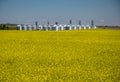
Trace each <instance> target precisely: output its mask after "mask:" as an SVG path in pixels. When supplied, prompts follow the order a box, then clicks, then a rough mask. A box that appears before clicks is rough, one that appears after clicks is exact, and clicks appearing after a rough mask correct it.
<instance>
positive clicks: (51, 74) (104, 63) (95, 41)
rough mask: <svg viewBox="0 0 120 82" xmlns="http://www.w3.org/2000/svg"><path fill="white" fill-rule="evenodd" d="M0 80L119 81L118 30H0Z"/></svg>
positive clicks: (119, 49)
mask: <svg viewBox="0 0 120 82" xmlns="http://www.w3.org/2000/svg"><path fill="white" fill-rule="evenodd" d="M0 82H120V30H100V29H96V30H72V31H12V30H11V31H0Z"/></svg>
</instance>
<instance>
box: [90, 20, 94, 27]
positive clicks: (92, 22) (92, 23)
mask: <svg viewBox="0 0 120 82" xmlns="http://www.w3.org/2000/svg"><path fill="white" fill-rule="evenodd" d="M91 28H94V21H93V20H91Z"/></svg>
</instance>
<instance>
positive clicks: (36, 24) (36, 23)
mask: <svg viewBox="0 0 120 82" xmlns="http://www.w3.org/2000/svg"><path fill="white" fill-rule="evenodd" d="M35 27H36V28H35V29H38V22H37V21H36V22H35Z"/></svg>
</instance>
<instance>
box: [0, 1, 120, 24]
mask: <svg viewBox="0 0 120 82" xmlns="http://www.w3.org/2000/svg"><path fill="white" fill-rule="evenodd" d="M119 3H120V1H119V0H0V23H18V24H34V22H35V21H38V22H39V24H46V23H47V21H50V23H51V24H54V22H55V21H57V22H59V24H68V22H69V20H70V19H72V20H73V23H74V24H77V23H78V20H81V21H82V24H90V21H91V20H94V22H95V24H96V25H120V6H119V5H120V4H119Z"/></svg>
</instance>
